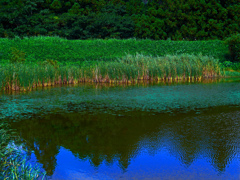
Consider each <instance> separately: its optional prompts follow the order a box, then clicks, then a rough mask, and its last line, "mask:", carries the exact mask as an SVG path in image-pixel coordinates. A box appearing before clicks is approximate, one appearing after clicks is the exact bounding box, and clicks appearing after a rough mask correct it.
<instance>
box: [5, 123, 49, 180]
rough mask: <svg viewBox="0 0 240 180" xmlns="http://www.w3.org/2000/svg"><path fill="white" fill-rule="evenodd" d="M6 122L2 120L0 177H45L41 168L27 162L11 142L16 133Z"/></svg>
mask: <svg viewBox="0 0 240 180" xmlns="http://www.w3.org/2000/svg"><path fill="white" fill-rule="evenodd" d="M8 128H9V127H8V125H7V124H6V123H3V122H0V179H3V180H5V179H6V180H7V179H12V180H15V179H21V180H34V179H39V178H40V177H41V179H44V178H45V174H46V173H43V172H41V170H40V168H39V167H38V166H37V165H35V166H32V165H31V164H29V163H27V162H26V157H25V158H24V157H23V156H22V154H21V153H20V152H19V150H17V149H16V148H14V147H11V146H9V143H10V142H11V140H12V139H13V138H16V137H15V135H14V134H13V133H12V132H11V131H10V130H6V129H8Z"/></svg>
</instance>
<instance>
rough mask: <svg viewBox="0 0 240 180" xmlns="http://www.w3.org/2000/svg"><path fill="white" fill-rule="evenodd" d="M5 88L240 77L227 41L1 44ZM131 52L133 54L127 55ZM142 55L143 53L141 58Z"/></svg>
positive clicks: (39, 39) (16, 41) (48, 40)
mask: <svg viewBox="0 0 240 180" xmlns="http://www.w3.org/2000/svg"><path fill="white" fill-rule="evenodd" d="M1 47H2V49H5V50H4V51H3V52H2V58H1V62H0V69H1V71H0V88H1V89H2V90H17V91H27V90H28V91H29V90H32V89H33V88H36V87H39V86H53V85H56V84H76V83H80V82H98V83H102V82H104V83H135V82H138V81H139V80H149V81H151V80H154V81H163V80H165V81H166V80H170V81H172V80H173V81H174V80H176V81H178V80H190V79H195V80H196V79H202V78H214V77H223V76H239V75H240V74H239V72H238V71H239V67H240V65H239V63H237V62H233V63H232V62H231V61H228V59H227V58H229V57H230V55H229V52H228V48H227V46H226V45H224V44H223V42H222V41H219V40H215V41H196V42H194V41H193V42H191V41H179V42H174V41H150V40H136V39H135V40H134V39H129V40H116V39H111V40H85V41H82V40H78V41H69V40H66V39H62V38H59V37H31V38H24V39H21V38H17V37H16V38H14V39H12V40H10V39H1ZM119 50H120V51H119ZM127 52H128V54H127ZM138 52H141V53H140V54H139V53H138Z"/></svg>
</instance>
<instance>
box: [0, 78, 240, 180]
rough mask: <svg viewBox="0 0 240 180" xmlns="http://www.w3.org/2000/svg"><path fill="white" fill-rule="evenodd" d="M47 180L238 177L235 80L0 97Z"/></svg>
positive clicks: (239, 109) (239, 87)
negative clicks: (45, 173) (44, 172)
mask: <svg viewBox="0 0 240 180" xmlns="http://www.w3.org/2000/svg"><path fill="white" fill-rule="evenodd" d="M0 97H1V99H0V106H1V109H0V118H1V119H5V120H7V121H8V122H9V123H10V125H11V127H12V128H13V129H14V131H15V132H16V134H17V135H19V136H20V137H21V142H16V144H19V143H22V144H23V146H24V147H25V148H26V149H27V150H28V152H25V151H24V152H23V154H27V156H28V161H29V162H30V163H33V164H34V163H39V165H40V166H41V168H43V169H44V170H46V171H47V175H48V178H49V179H99V180H100V179H106V180H110V179H240V143H239V142H240V78H228V79H216V80H206V81H204V82H185V83H163V82H162V83H157V84H155V83H141V84H136V85H128V86H126V85H117V86H109V85H106V84H78V85H69V86H59V87H52V88H49V87H45V88H43V89H42V88H39V89H37V90H35V91H33V92H25V93H23V92H22V93H19V92H13V93H11V94H6V93H5V94H1V96H0Z"/></svg>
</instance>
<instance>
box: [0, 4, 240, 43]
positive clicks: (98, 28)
mask: <svg viewBox="0 0 240 180" xmlns="http://www.w3.org/2000/svg"><path fill="white" fill-rule="evenodd" d="M239 32H240V0H149V1H147V0H1V1H0V37H1V38H13V37H15V36H19V37H24V36H37V35H43V36H53V35H57V36H60V37H65V38H67V39H96V38H97V39H108V38H116V39H127V38H133V37H135V38H140V39H145V38H148V39H153V40H166V39H172V40H210V39H220V40H222V39H224V38H226V37H229V36H230V35H232V34H236V33H239Z"/></svg>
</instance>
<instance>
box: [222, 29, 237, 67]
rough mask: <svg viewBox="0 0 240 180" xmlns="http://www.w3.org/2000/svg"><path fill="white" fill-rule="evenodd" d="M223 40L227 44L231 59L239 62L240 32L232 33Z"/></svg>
mask: <svg viewBox="0 0 240 180" xmlns="http://www.w3.org/2000/svg"><path fill="white" fill-rule="evenodd" d="M224 42H225V44H227V45H228V48H229V52H230V55H231V58H232V61H233V62H240V34H236V35H232V36H231V37H229V38H227V39H226V40H225V41H224Z"/></svg>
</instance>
